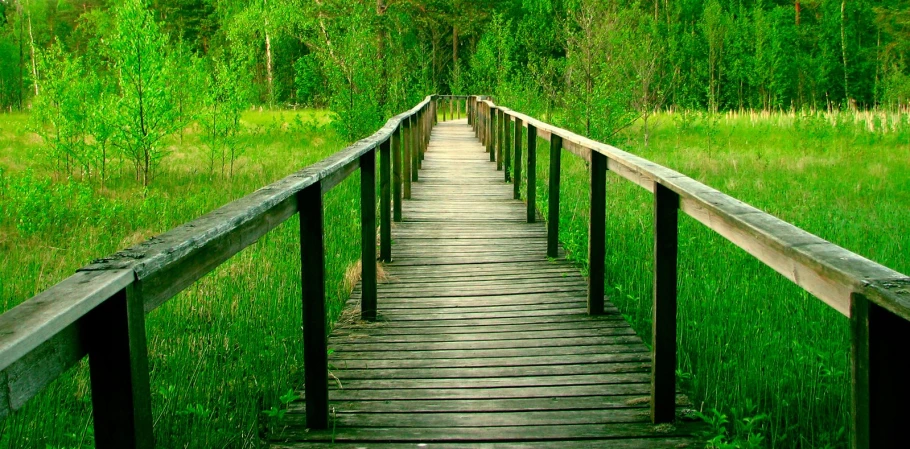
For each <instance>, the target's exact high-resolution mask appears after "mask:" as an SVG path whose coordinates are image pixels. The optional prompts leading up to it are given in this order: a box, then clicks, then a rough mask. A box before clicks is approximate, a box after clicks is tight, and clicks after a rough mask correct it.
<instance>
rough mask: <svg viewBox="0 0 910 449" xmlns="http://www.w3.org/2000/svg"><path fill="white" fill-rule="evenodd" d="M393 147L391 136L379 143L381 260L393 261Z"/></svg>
mask: <svg viewBox="0 0 910 449" xmlns="http://www.w3.org/2000/svg"><path fill="white" fill-rule="evenodd" d="M391 147H392V138H391V137H390V138H388V139H386V141H385V142H382V143H381V144H379V260H382V261H383V262H391V261H392V192H391V188H390V187H391V186H390V185H389V184H390V183H389V178H390V175H391V166H392V161H391V160H389V159H390V158H391V154H392V151H391Z"/></svg>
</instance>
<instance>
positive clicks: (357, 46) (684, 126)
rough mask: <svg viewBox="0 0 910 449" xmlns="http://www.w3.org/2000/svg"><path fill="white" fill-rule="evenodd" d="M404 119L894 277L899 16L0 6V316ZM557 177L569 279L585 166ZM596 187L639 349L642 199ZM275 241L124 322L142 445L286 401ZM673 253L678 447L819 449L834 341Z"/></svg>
mask: <svg viewBox="0 0 910 449" xmlns="http://www.w3.org/2000/svg"><path fill="white" fill-rule="evenodd" d="M430 94H454V95H469V94H470V95H475V94H477V95H489V96H491V97H492V98H493V100H494V101H495V102H496V103H497V104H502V105H505V106H506V107H508V108H511V109H513V110H516V111H520V112H522V113H526V114H528V115H532V116H534V117H537V118H539V119H540V120H542V121H546V122H548V123H551V124H553V125H556V126H559V127H563V128H566V129H569V130H571V131H573V132H576V133H578V134H582V135H585V136H588V137H590V138H592V139H595V140H598V141H602V142H605V143H608V144H611V145H615V146H617V147H619V148H621V149H623V150H626V151H629V152H631V153H634V154H636V155H640V156H642V157H645V158H647V159H649V160H652V161H654V162H657V163H659V164H662V165H665V166H667V167H670V168H672V169H674V170H678V171H679V172H681V173H683V174H686V175H687V176H691V177H692V178H694V179H697V180H698V181H701V182H703V183H705V184H707V185H710V186H712V187H714V188H717V189H719V190H722V191H724V192H725V193H729V194H730V195H732V196H735V197H736V198H738V199H741V200H743V201H745V202H747V203H749V204H752V205H755V206H756V207H758V208H760V209H762V210H765V211H767V212H769V213H771V214H773V215H775V216H777V217H780V218H781V219H783V220H785V221H788V222H790V223H793V224H795V225H796V226H798V227H800V228H802V229H805V230H807V231H809V232H811V233H813V234H816V235H818V236H820V237H822V238H824V239H826V240H829V241H831V242H833V243H835V244H837V245H840V246H843V247H844V248H847V249H849V250H850V251H855V252H857V253H858V254H861V255H863V256H865V257H868V258H869V259H872V260H874V261H877V262H880V263H882V264H884V265H887V266H889V267H892V268H894V269H895V270H898V271H902V272H904V273H907V272H910V265H908V264H910V260H908V259H907V258H906V248H907V247H908V246H910V208H908V207H907V205H908V204H910V157H908V152H910V0H640V1H619V0H586V1H582V0H487V1H480V0H376V1H372V0H371V1H362V0H353V1H348V0H0V256H2V257H0V311H6V310H9V309H10V308H12V307H14V306H16V305H17V304H19V303H21V302H23V301H25V300H27V299H28V298H30V297H33V296H34V295H36V294H38V293H39V292H41V291H43V290H44V289H46V288H48V287H49V286H51V285H54V284H55V283H56V282H59V281H60V280H62V279H64V278H66V277H67V276H69V275H70V274H72V273H73V271H74V270H76V269H78V268H79V267H81V266H84V265H85V264H87V263H89V262H90V261H92V260H94V259H96V258H98V257H102V256H103V255H105V254H112V253H114V252H116V251H118V250H121V249H124V248H127V247H129V246H131V245H134V244H137V243H139V242H142V241H144V240H146V239H148V238H150V237H153V236H155V235H158V234H160V233H162V232H165V231H167V230H169V229H172V228H174V227H176V226H178V225H180V224H182V223H186V222H188V221H190V220H192V219H194V218H196V217H199V216H200V215H203V214H205V213H207V212H209V211H211V210H213V209H215V208H217V207H219V206H221V205H223V204H226V203H228V202H230V201H232V200H235V199H237V198H240V197H242V196H244V195H246V194H248V193H250V192H252V191H254V190H256V189H258V188H260V187H262V186H264V185H266V184H268V183H269V182H272V181H275V180H278V179H281V178H282V177H284V176H287V175H289V174H291V173H293V172H294V171H295V170H298V169H300V168H302V167H306V166H307V165H309V164H313V163H315V162H317V161H319V160H321V159H323V158H325V157H327V156H329V155H332V154H334V153H336V152H337V151H339V150H340V149H342V148H345V147H346V146H347V145H349V144H351V143H352V142H354V141H356V140H358V139H361V138H363V137H366V136H369V135H371V134H372V133H373V132H375V131H376V130H377V129H379V128H380V127H381V126H382V125H383V124H384V123H385V122H386V120H387V119H388V118H390V117H393V116H395V115H396V114H399V113H401V112H403V111H405V110H408V109H410V108H411V107H413V106H414V105H415V104H417V103H418V102H420V101H421V100H422V99H424V98H425V97H426V96H427V95H430ZM440 120H441V118H440ZM543 143H544V142H543V140H541V144H543ZM548 158H549V156H548V152H547V151H544V150H541V151H539V160H538V163H537V171H538V174H537V179H538V185H537V186H536V188H537V189H538V193H539V195H538V197H537V205H536V206H537V209H538V211H540V213H541V214H543V216H546V208H547V207H548V204H547V194H548V193H547V192H548V190H547V189H548V187H547V182H548V178H547V176H548V172H547V166H548ZM563 170H564V172H563V173H564V174H563V181H562V182H563V187H562V189H563V192H562V199H561V200H560V201H561V202H562V206H561V209H560V229H559V240H560V242H561V244H562V245H563V247H564V248H565V250H566V252H567V258H568V259H570V260H572V261H573V262H576V263H578V264H579V265H580V266H581V267H582V271H583V270H584V269H585V268H584V267H586V264H587V263H588V261H587V260H586V258H587V238H588V237H587V235H588V217H587V214H588V210H587V204H588V197H587V196H588V194H589V192H588V188H589V186H588V184H587V183H588V181H589V179H588V176H589V174H588V173H589V171H588V167H587V166H586V165H585V163H584V161H581V160H579V159H569V158H568V157H567V158H566V160H565V161H563ZM358 176H359V175H358ZM355 177H356V176H355ZM355 177H352V178H350V179H349V180H347V181H344V182H343V183H341V184H340V185H339V186H338V187H337V188H336V189H334V190H333V191H331V192H329V193H327V194H326V203H325V208H326V209H325V216H326V221H327V226H326V233H327V234H326V252H327V254H331V257H328V258H327V261H326V264H327V266H326V285H327V287H326V292H327V297H328V302H329V306H328V307H329V314H330V316H331V319H332V320H335V319H338V318H339V317H341V316H342V309H343V307H344V304H345V301H346V300H347V299H348V297H349V295H350V293H351V289H352V288H353V284H354V283H355V282H356V280H357V276H358V275H359V272H358V271H357V270H359V263H360V262H359V260H358V258H359V247H360V242H359V240H357V239H356V238H355V237H356V236H358V235H359V232H360V229H359V227H360V221H359V212H358V210H357V205H358V204H359V203H358V201H359V191H358V186H357V181H358V180H357V179H355ZM845 180H847V181H845ZM522 188H524V189H526V187H522ZM607 192H608V193H607V211H608V212H607V223H608V224H607V231H606V232H607V242H608V244H607V255H606V266H607V273H608V279H607V281H606V284H607V285H606V290H607V294H608V295H609V296H610V298H611V301H612V302H613V303H614V304H615V305H616V307H617V308H618V309H619V310H620V311H621V312H622V315H623V318H624V319H626V320H627V321H628V322H630V323H631V325H632V326H633V328H634V329H635V331H636V332H637V333H639V334H640V335H642V336H643V337H645V341H648V336H649V333H650V332H651V319H652V318H651V295H652V292H651V290H650V288H651V278H650V276H651V271H650V265H649V264H650V260H651V259H650V258H651V257H652V255H653V254H652V251H653V247H652V245H653V241H652V240H650V237H649V236H650V235H651V234H650V233H651V232H652V231H651V226H652V225H653V222H652V218H653V217H652V216H651V214H652V211H651V209H650V207H651V198H650V197H649V196H648V195H646V193H644V192H641V191H640V190H637V187H636V186H630V185H627V184H625V183H621V182H619V181H616V180H613V179H612V178H610V180H609V182H608V186H607ZM525 195H526V191H524V192H523V196H522V197H523V198H526V196H525ZM295 226H296V224H290V225H282V226H281V227H279V228H276V230H275V231H273V232H272V233H270V234H268V235H266V236H265V237H263V238H262V239H261V240H260V241H259V242H258V243H256V244H255V245H253V246H251V247H250V248H249V249H247V250H245V251H244V252H243V253H240V254H238V255H237V256H235V257H233V258H232V259H231V260H230V261H228V262H227V263H225V264H224V265H222V266H221V267H219V268H218V269H216V270H215V271H214V272H213V273H211V274H209V275H207V276H206V277H205V278H203V279H201V280H200V281H199V282H197V283H196V284H194V285H193V286H192V287H190V288H188V289H187V290H186V291H184V292H183V293H181V294H180V295H179V297H178V300H175V301H171V302H170V303H168V304H166V305H164V306H162V307H161V308H160V309H158V310H157V311H155V312H154V313H153V314H151V315H149V317H148V318H147V328H148V335H149V366H150V376H151V388H152V396H153V400H152V407H153V414H154V431H155V435H156V439H157V442H158V446H159V447H198V448H209V447H244V448H246V447H259V446H258V444H259V442H260V439H261V438H262V436H263V434H265V433H267V432H268V431H269V430H270V429H273V428H274V426H275V425H276V423H277V422H278V421H279V419H280V418H281V416H283V414H284V413H285V412H286V411H287V409H288V407H289V402H290V401H292V400H294V398H295V392H294V391H295V390H296V389H298V388H300V385H301V383H302V378H303V369H302V358H303V355H302V349H301V347H300V345H299V333H300V328H301V325H302V322H301V316H300V303H299V297H300V285H299V283H300V277H299V274H300V271H299V270H300V263H299V254H298V253H296V252H295V251H297V249H295V248H297V247H298V246H299V245H298V243H297V240H298V239H299V235H297V234H296V233H297V229H296V228H295ZM295 245H297V246H295ZM680 257H681V260H680V267H681V270H680V281H679V282H680V300H679V304H680V305H679V307H680V312H679V337H678V338H679V348H680V356H679V361H678V365H679V366H678V369H677V379H678V381H679V386H680V388H682V389H683V391H684V392H685V393H686V394H688V395H689V396H690V397H691V399H692V401H693V408H694V410H695V411H696V412H698V416H700V419H701V420H703V421H704V422H705V423H706V426H707V427H708V429H709V431H708V432H707V433H706V434H705V435H702V436H703V437H704V440H705V441H706V447H708V448H718V449H721V448H723V449H728V448H763V447H786V448H815V447H819V448H843V447H848V445H849V444H848V442H849V440H850V433H851V429H850V419H849V415H850V404H851V402H850V400H851V398H850V376H851V373H850V368H851V367H850V345H849V335H850V329H849V322H848V321H847V320H845V319H843V316H841V315H839V314H837V313H836V312H834V311H833V310H831V309H830V308H828V307H827V306H825V305H824V304H821V303H820V302H819V301H817V300H815V299H814V298H811V297H810V295H809V294H808V293H806V292H805V291H803V290H801V289H800V288H798V287H796V286H794V285H792V284H791V283H790V282H789V281H787V280H786V279H784V278H783V277H781V276H779V275H777V274H776V273H775V272H773V271H772V270H770V269H769V268H767V267H766V266H764V265H762V264H760V263H759V262H757V261H756V260H755V259H753V258H751V257H749V256H748V255H746V254H745V253H743V252H742V251H740V250H739V249H738V248H736V247H735V246H733V245H732V244H730V243H729V242H727V241H726V240H724V239H723V238H720V237H719V236H717V235H715V234H711V233H709V232H707V230H706V229H704V228H702V227H700V226H696V223H694V222H693V221H691V220H689V221H686V219H684V220H682V221H681V222H680ZM262 261H266V262H265V263H263V262H262ZM630 261H631V262H630ZM731 267H736V268H735V269H731ZM88 371H89V370H88V364H87V363H82V364H80V365H78V366H77V367H76V368H75V369H72V370H70V372H68V373H67V375H66V376H63V377H61V378H60V379H59V380H57V381H56V382H55V383H53V384H51V386H50V387H48V388H47V389H46V391H43V392H42V393H41V394H39V395H38V396H36V397H35V398H34V399H32V400H31V401H30V402H29V403H28V404H25V406H24V407H23V409H22V410H20V411H19V412H17V413H16V414H14V415H11V416H9V417H6V419H5V420H3V421H2V422H0V448H23V447H28V448H37V449H62V448H83V447H94V436H93V434H92V432H93V428H92V426H91V422H92V417H91V398H90V396H91V391H90V390H91V389H90V387H89V375H88Z"/></svg>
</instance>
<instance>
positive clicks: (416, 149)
mask: <svg viewBox="0 0 910 449" xmlns="http://www.w3.org/2000/svg"><path fill="white" fill-rule="evenodd" d="M408 123H409V125H408V130H409V131H410V141H409V142H408V145H409V146H410V147H411V181H413V182H417V181H418V171H419V170H420V126H418V125H417V117H415V116H414V115H411V116H410V117H409V118H408ZM408 193H409V195H408V198H410V192H408Z"/></svg>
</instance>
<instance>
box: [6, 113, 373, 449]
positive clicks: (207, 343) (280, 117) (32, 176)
mask: <svg viewBox="0 0 910 449" xmlns="http://www.w3.org/2000/svg"><path fill="white" fill-rule="evenodd" d="M327 120H328V119H327V115H326V113H324V112H322V111H297V112H273V111H264V112H250V113H247V114H246V115H245V116H244V123H245V125H246V127H247V133H246V134H245V136H246V137H245V139H247V140H248V141H247V142H246V145H245V147H246V151H245V153H244V154H243V155H242V157H241V158H240V159H239V160H238V161H237V163H236V165H235V167H236V168H235V175H234V176H233V177H222V176H220V175H215V176H212V175H211V174H210V173H209V170H208V165H207V163H206V162H205V149H204V148H202V146H201V145H200V143H199V140H198V138H197V136H196V135H195V131H194V130H193V129H189V130H187V131H186V132H185V134H184V138H183V143H182V144H181V143H180V140H179V139H178V138H176V137H175V138H174V140H173V142H171V146H170V147H169V151H170V154H169V156H168V157H167V158H166V159H165V160H164V163H163V164H162V167H161V168H160V170H159V171H158V174H157V176H156V178H155V179H154V181H153V183H152V186H151V187H150V188H149V189H147V190H145V189H143V188H141V187H140V186H138V185H137V184H136V183H135V181H133V180H132V179H130V175H129V172H130V171H129V168H125V169H124V175H123V176H116V175H115V178H114V179H113V180H112V181H111V182H109V183H108V184H107V186H106V187H105V188H104V189H101V188H100V186H97V185H92V184H89V183H87V182H82V181H79V180H72V179H59V177H58V176H55V175H54V174H52V173H50V172H49V171H48V166H49V164H45V163H44V156H43V154H42V148H41V145H40V141H39V140H38V139H37V138H36V137H35V136H34V135H32V134H30V133H29V132H28V131H27V129H26V123H27V117H25V116H23V115H19V116H0V170H2V171H0V254H2V257H0V310H8V309H9V308H11V307H13V306H15V305H16V304H18V303H20V302H22V301H24V300H25V299H28V298H29V297H31V296H33V295H34V294H36V293H38V292H40V291H41V290H43V289H45V288H47V287H49V286H51V285H53V284H54V283H56V282H58V281H60V280H61V279H63V278H65V277H67V276H68V275H70V274H72V272H73V271H74V270H75V269H76V268H78V267H80V266H82V265H84V264H86V263H88V262H90V261H91V260H92V259H94V258H97V257H100V256H103V255H107V254H110V253H113V252H115V251H117V250H119V249H122V248H125V247H127V246H129V245H132V244H135V243H138V242H140V241H142V240H144V239H145V238H148V237H151V236H153V235H156V234H158V233H161V232H164V231H166V230H168V229H171V228H173V227H175V226H177V225H179V224H181V223H184V222H186V221H189V220H192V219H193V218H196V217H198V216H200V215H202V214H203V213H205V212H207V211H209V210H212V209H214V208H216V207H218V206H221V205H223V204H225V203H227V202H229V201H231V200H233V199H236V198H238V197H241V196H243V195H245V194H247V193H250V192H252V191H253V190H255V189H257V188H259V187H262V186H264V185H266V184H268V183H269V182H272V181H275V180H277V179H280V178H281V177H283V176H285V175H288V174H290V173H292V172H293V171H296V170H297V169H299V168H302V167H304V166H306V165H309V164H311V163H313V162H316V161H317V160H319V159H322V158H323V157H326V156H328V155H330V154H332V153H334V152H336V151H338V150H340V149H341V148H343V146H344V144H343V142H341V140H340V139H339V138H338V137H336V136H335V134H334V133H333V132H332V131H331V128H330V127H328V126H325V125H326V123H327ZM54 178H56V180H52V179H54ZM325 217H326V233H327V235H326V263H327V267H326V268H327V291H328V296H329V298H328V301H329V310H330V312H331V317H330V319H331V320H332V321H334V320H335V318H336V317H337V316H338V314H339V313H340V311H341V308H342V305H343V302H344V300H345V299H346V298H347V296H348V291H347V288H348V286H347V285H346V283H345V276H346V273H347V272H348V271H349V270H350V268H351V267H352V266H353V264H354V262H355V261H356V260H357V259H358V257H359V249H360V248H359V240H358V237H357V236H358V235H359V232H360V230H359V228H360V221H359V176H358V175H356V174H355V175H354V176H352V177H351V178H350V179H348V180H346V181H344V182H343V183H342V184H340V185H339V186H338V187H336V188H335V189H333V190H332V191H331V192H329V193H328V194H327V196H326V211H325ZM297 226H298V221H297V219H296V218H292V219H291V220H289V221H288V222H287V223H285V224H284V225H282V226H280V227H279V228H277V229H276V230H274V231H273V232H271V233H269V234H268V235H266V236H265V237H263V238H262V239H261V240H260V241H259V242H258V243H256V244H254V245H253V246H251V247H250V248H248V249H246V250H245V251H243V252H241V253H240V254H238V255H237V256H235V257H234V258H232V259H231V260H230V261H228V262H227V263H225V264H224V265H222V266H221V267H219V268H218V269H216V270H215V271H214V272H212V273H210V274H209V275H207V276H206V277H204V278H203V279H202V280H200V281H199V282H197V283H196V284H194V285H193V286H191V287H190V288H188V289H187V290H186V291H184V292H183V293H181V294H179V295H178V296H176V297H174V298H173V299H171V300H170V301H169V302H168V303H166V304H165V305H164V306H162V307H161V308H159V309H158V310H156V311H154V312H153V313H151V314H150V315H149V316H148V317H147V322H146V328H147V334H148V339H149V366H150V372H151V388H152V396H153V398H152V406H153V414H154V419H155V435H156V438H157V441H158V447H163V448H176V447H181V448H183V447H187V448H216V447H217V448H221V447H257V444H258V441H259V436H260V434H261V432H262V431H263V430H264V428H266V427H268V426H269V425H270V424H271V423H270V420H272V418H270V415H275V413H274V411H276V410H280V409H281V408H282V407H283V405H284V403H285V402H286V401H287V400H288V398H289V396H287V395H286V394H287V393H288V391H290V390H293V389H296V388H299V387H300V385H302V382H303V377H302V368H303V367H302V345H301V343H302V337H301V326H302V323H301V304H300V256H299V236H298V231H297ZM87 373H88V370H87V364H86V363H84V362H83V363H82V364H80V365H79V366H78V367H77V368H76V369H73V370H70V371H69V372H68V373H67V374H66V375H64V376H63V377H62V378H60V379H58V380H57V381H55V382H54V383H53V384H52V385H51V386H50V387H49V388H48V389H47V390H45V391H44V392H42V393H41V394H39V395H38V396H37V397H35V398H34V399H32V400H31V401H30V402H29V403H28V404H27V405H26V406H25V408H24V409H23V410H21V411H19V412H17V413H15V414H14V415H12V416H11V417H8V418H7V419H6V420H5V421H3V422H2V423H0V448H40V449H47V448H82V447H94V446H93V444H94V442H93V435H92V426H91V397H90V394H91V393H90V389H89V383H88V374H87ZM282 396H284V398H282ZM270 412H271V413H270Z"/></svg>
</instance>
